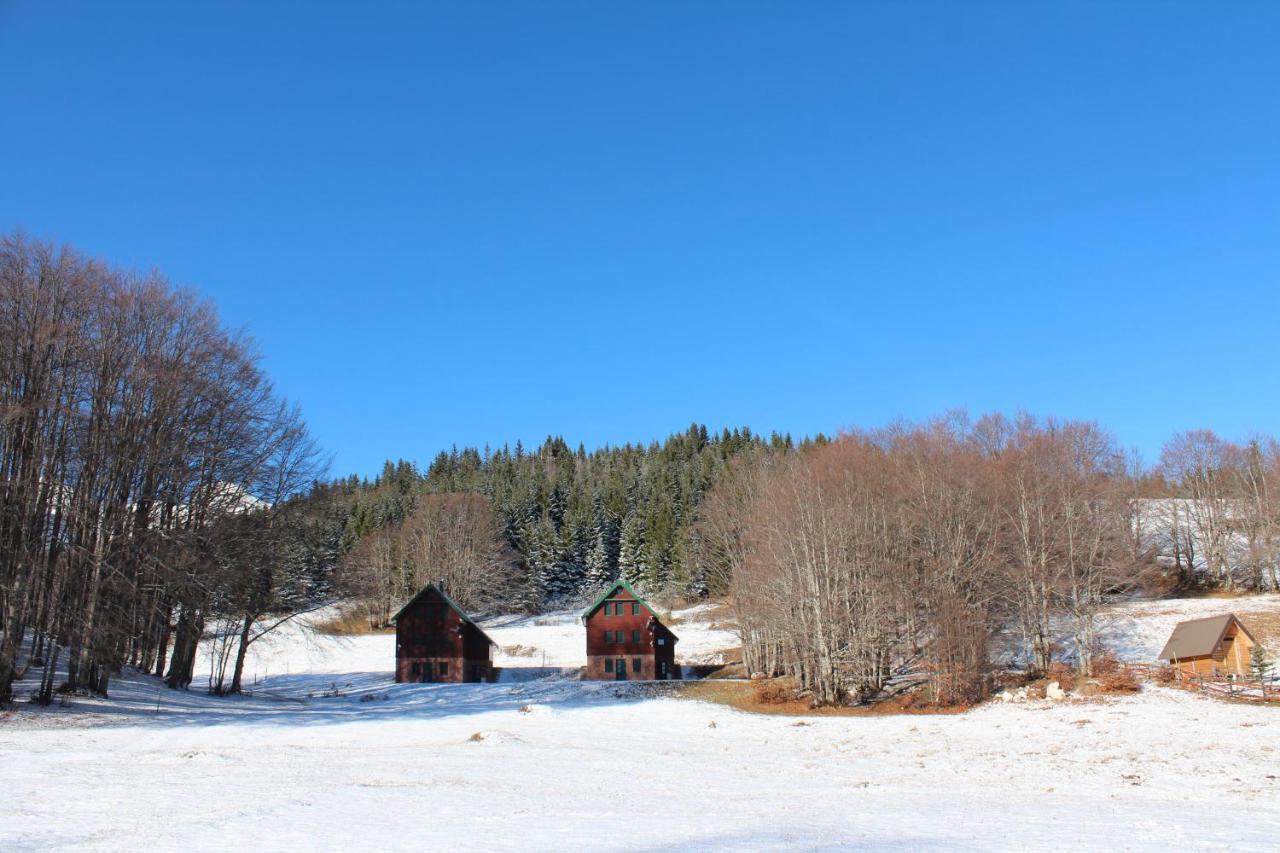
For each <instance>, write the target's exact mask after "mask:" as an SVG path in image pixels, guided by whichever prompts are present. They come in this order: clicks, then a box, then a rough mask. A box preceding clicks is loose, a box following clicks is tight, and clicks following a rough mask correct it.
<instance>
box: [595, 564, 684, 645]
mask: <svg viewBox="0 0 1280 853" xmlns="http://www.w3.org/2000/svg"><path fill="white" fill-rule="evenodd" d="M619 588H621V589H625V590H626V591H627V592H629V593H631V597H632V598H634V599H635V600H636V601H638V602H640V606H641V607H643V608H644V609H645V610H647V611H649V615H650V616H652V617H653V619H654V621H655V622H657V623H658V624H659V625H661V626H662V629H663V630H664V631H666V632H667V633H668V634H670V635H671V636H672V638H676V635H675V634H674V633H672V631H671V629H670V628H668V627H667V626H666V625H663V624H662V617H660V616H658V614H657V613H655V612H654V611H653V608H652V607H650V606H649V602H647V601H645V600H644V599H643V598H641V597H640V593H638V592H636V591H635V589H633V588H632V586H631V584H629V583H627V582H626V581H625V580H623V579H622V578H618V579H617V580H616V581H614V582H613V583H612V584H610V585H609V587H608V588H607V589H605V591H604V592H603V593H601V595H600V597H599V598H597V599H596V600H595V601H593V602H591V605H590V606H589V607H587V609H586V610H584V611H582V621H583V623H584V624H585V623H586V621H587V617H589V616H590V615H591V614H592V613H594V612H595V611H596V608H598V607H599V606H600V605H601V604H604V602H605V600H606V599H607V598H608V597H609V596H611V595H613V594H614V593H615V592H617V591H618V589H619ZM677 639H678V638H677Z"/></svg>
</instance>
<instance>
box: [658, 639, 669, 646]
mask: <svg viewBox="0 0 1280 853" xmlns="http://www.w3.org/2000/svg"><path fill="white" fill-rule="evenodd" d="M666 644H667V638H666V637H659V638H658V645H660V646H665V645H666Z"/></svg>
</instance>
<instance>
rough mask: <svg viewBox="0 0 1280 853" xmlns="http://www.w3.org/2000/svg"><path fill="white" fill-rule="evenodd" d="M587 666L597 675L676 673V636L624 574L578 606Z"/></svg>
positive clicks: (659, 676) (660, 677) (634, 677)
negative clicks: (584, 629)
mask: <svg viewBox="0 0 1280 853" xmlns="http://www.w3.org/2000/svg"><path fill="white" fill-rule="evenodd" d="M582 622H583V624H584V625H586V626H587V672H586V675H585V676H584V677H585V678H587V679H591V680H595V681H666V680H668V679H677V678H679V677H680V668H679V667H678V666H676V643H677V642H678V641H679V639H678V638H677V637H676V635H675V634H673V633H671V629H670V628H668V627H667V626H666V625H663V624H662V620H661V619H659V618H658V614H657V613H655V612H654V611H653V608H651V607H650V606H649V605H648V603H647V602H646V601H645V600H644V599H643V598H641V597H640V596H639V595H637V594H636V591H635V590H634V589H632V588H631V585H630V584H629V583H627V582H626V581H624V580H619V581H616V582H614V584H613V586H611V587H609V588H608V589H607V590H605V592H604V595H601V596H600V597H599V598H598V599H596V601H595V603H594V604H592V605H591V606H590V607H588V608H587V609H586V610H584V611H582Z"/></svg>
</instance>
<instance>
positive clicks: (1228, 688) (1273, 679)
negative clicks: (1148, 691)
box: [1124, 663, 1280, 704]
mask: <svg viewBox="0 0 1280 853" xmlns="http://www.w3.org/2000/svg"><path fill="white" fill-rule="evenodd" d="M1124 668H1125V669H1128V670H1131V671H1132V672H1134V673H1136V674H1137V675H1138V676H1139V677H1141V678H1144V679H1147V680H1152V681H1172V682H1176V683H1177V684H1179V685H1181V686H1183V687H1186V688H1188V689H1190V690H1197V691H1199V692H1201V693H1207V694H1209V695H1210V696H1223V697H1227V698H1230V699H1241V700H1243V701H1246V702H1274V703H1278V704H1280V676H1274V675H1273V676H1268V677H1267V678H1258V677H1257V676H1254V675H1236V676H1230V675H1200V674H1196V675H1192V674H1189V673H1185V672H1183V671H1182V670H1180V669H1177V668H1176V667H1172V666H1169V665H1168V664H1151V663H1128V664H1124Z"/></svg>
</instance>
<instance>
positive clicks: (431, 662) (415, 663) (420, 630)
mask: <svg viewBox="0 0 1280 853" xmlns="http://www.w3.org/2000/svg"><path fill="white" fill-rule="evenodd" d="M428 668H429V669H428ZM492 674H493V663H492V651H491V649H490V646H489V641H488V640H487V639H485V636H484V634H483V633H481V632H480V631H479V630H478V629H477V628H476V627H475V626H474V625H471V624H470V623H468V622H467V621H466V620H464V619H463V618H462V617H461V616H459V615H458V612H457V611H456V610H454V609H453V608H452V607H450V606H449V605H448V604H447V603H446V602H445V601H444V599H443V598H441V597H440V596H439V595H438V594H437V593H436V592H435V591H434V590H432V591H431V592H429V593H427V594H426V595H424V596H422V597H421V598H420V599H419V600H417V601H416V602H414V603H413V604H412V605H411V606H410V607H409V609H408V610H407V611H405V612H404V613H403V614H401V616H400V618H399V620H397V622H396V681H397V682H400V683H404V682H420V681H453V682H459V681H487V680H489V679H490V678H491V677H492Z"/></svg>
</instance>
